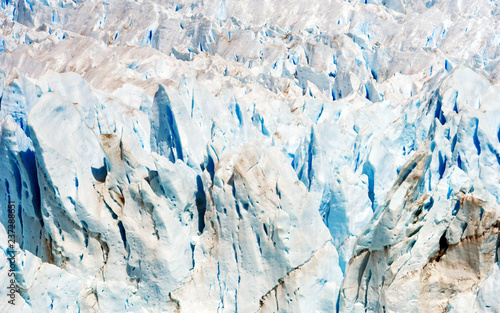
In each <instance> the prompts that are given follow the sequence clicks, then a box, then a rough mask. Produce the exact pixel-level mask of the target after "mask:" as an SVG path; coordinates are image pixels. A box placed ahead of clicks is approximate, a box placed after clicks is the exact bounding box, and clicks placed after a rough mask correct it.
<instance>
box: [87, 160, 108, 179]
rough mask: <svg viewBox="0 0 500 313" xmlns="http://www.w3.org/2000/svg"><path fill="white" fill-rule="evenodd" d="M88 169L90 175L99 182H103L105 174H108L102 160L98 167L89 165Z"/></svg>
mask: <svg viewBox="0 0 500 313" xmlns="http://www.w3.org/2000/svg"><path fill="white" fill-rule="evenodd" d="M90 169H91V171H92V176H94V179H95V180H97V181H99V182H101V183H104V182H105V181H106V176H108V169H107V167H106V161H104V165H103V166H101V167H99V168H95V167H91V168H90Z"/></svg>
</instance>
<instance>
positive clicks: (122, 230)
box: [118, 221, 127, 249]
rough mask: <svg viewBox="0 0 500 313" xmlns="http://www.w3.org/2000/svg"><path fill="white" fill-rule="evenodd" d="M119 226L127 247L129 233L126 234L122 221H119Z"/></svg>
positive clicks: (124, 244) (124, 245)
mask: <svg viewBox="0 0 500 313" xmlns="http://www.w3.org/2000/svg"><path fill="white" fill-rule="evenodd" d="M118 228H119V229H120V236H121V237H122V241H123V247H124V248H125V249H127V235H126V234H125V228H124V227H123V223H122V221H118Z"/></svg>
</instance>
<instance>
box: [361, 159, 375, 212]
mask: <svg viewBox="0 0 500 313" xmlns="http://www.w3.org/2000/svg"><path fill="white" fill-rule="evenodd" d="M363 174H365V175H366V176H368V198H370V201H371V202H372V210H373V211H375V192H374V189H375V173H374V170H373V166H372V165H371V164H370V162H366V163H365V164H363Z"/></svg>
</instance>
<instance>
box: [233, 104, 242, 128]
mask: <svg viewBox="0 0 500 313" xmlns="http://www.w3.org/2000/svg"><path fill="white" fill-rule="evenodd" d="M234 111H235V112H236V117H237V118H238V124H239V125H240V126H241V125H242V124H243V117H242V114H241V109H240V105H239V104H238V103H236V105H235V108H234Z"/></svg>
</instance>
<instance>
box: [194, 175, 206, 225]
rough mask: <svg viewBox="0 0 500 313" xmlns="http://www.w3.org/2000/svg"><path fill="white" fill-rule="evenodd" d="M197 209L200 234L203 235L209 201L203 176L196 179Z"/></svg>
mask: <svg viewBox="0 0 500 313" xmlns="http://www.w3.org/2000/svg"><path fill="white" fill-rule="evenodd" d="M196 185H197V188H198V190H197V191H196V208H197V210H198V232H199V233H200V234H201V233H203V230H204V229H205V212H206V211H207V199H206V195H205V190H204V189H203V181H202V180H201V176H199V175H198V176H197V177H196Z"/></svg>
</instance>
